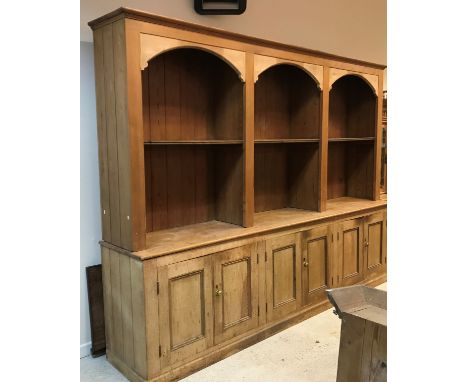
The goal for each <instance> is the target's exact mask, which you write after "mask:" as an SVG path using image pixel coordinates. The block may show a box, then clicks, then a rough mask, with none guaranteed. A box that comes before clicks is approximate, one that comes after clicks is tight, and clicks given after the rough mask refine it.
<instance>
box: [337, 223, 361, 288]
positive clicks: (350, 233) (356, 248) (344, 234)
mask: <svg viewBox="0 0 468 382" xmlns="http://www.w3.org/2000/svg"><path fill="white" fill-rule="evenodd" d="M336 244H337V247H338V249H337V265H338V274H337V282H338V283H341V284H340V285H341V286H348V285H353V284H356V283H359V282H360V281H362V280H363V279H364V256H363V245H364V224H363V219H361V218H359V219H353V220H346V221H344V222H342V223H339V224H338V231H337V241H336Z"/></svg>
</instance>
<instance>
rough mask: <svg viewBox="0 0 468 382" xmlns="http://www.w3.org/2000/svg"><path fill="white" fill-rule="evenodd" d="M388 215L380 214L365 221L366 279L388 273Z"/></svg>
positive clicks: (368, 217)
mask: <svg viewBox="0 0 468 382" xmlns="http://www.w3.org/2000/svg"><path fill="white" fill-rule="evenodd" d="M386 215H387V214H386V213H385V212H379V213H376V214H372V215H369V216H367V217H366V218H365V220H364V264H365V266H364V268H365V276H366V278H374V277H376V276H378V275H380V274H382V273H385V272H386V271H387V216H386Z"/></svg>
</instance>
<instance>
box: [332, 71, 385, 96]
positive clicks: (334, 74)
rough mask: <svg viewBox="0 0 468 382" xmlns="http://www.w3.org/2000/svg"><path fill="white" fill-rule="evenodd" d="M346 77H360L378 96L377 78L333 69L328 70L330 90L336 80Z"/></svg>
mask: <svg viewBox="0 0 468 382" xmlns="http://www.w3.org/2000/svg"><path fill="white" fill-rule="evenodd" d="M347 75H353V76H357V77H361V78H362V79H363V80H364V81H365V82H366V83H367V84H368V85H369V86H370V87H371V88H372V90H373V91H374V94H375V95H378V94H379V76H376V75H374V74H366V73H358V72H352V71H349V70H343V69H335V68H330V90H331V89H332V86H333V84H334V83H335V82H336V81H337V80H339V79H340V78H341V77H344V76H347Z"/></svg>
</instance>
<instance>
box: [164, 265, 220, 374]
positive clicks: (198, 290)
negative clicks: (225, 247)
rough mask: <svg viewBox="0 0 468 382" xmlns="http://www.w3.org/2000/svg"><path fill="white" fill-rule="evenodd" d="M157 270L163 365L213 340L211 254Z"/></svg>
mask: <svg viewBox="0 0 468 382" xmlns="http://www.w3.org/2000/svg"><path fill="white" fill-rule="evenodd" d="M158 273H159V283H160V309H159V315H160V331H161V335H160V338H161V350H162V351H161V366H162V367H163V368H164V367H167V366H169V365H172V364H175V363H177V362H179V361H183V360H188V359H190V358H192V357H194V356H195V355H196V354H197V353H199V352H201V351H203V350H205V349H207V348H208V347H210V346H212V344H213V306H212V302H213V293H212V281H213V280H212V270H211V256H205V257H202V258H198V259H194V260H188V261H183V262H180V263H176V264H172V265H167V266H164V267H161V268H160V269H159V271H158Z"/></svg>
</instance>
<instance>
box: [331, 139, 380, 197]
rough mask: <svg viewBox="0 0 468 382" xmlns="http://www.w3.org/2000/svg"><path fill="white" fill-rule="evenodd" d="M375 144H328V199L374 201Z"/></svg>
mask: <svg viewBox="0 0 468 382" xmlns="http://www.w3.org/2000/svg"><path fill="white" fill-rule="evenodd" d="M373 166H374V143H373V142H371V143H368V142H330V143H329V145H328V175H327V183H328V187H327V196H328V199H329V200H330V199H335V198H340V197H343V196H350V197H355V198H363V199H373V192H374V187H373V179H374V167H373Z"/></svg>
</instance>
